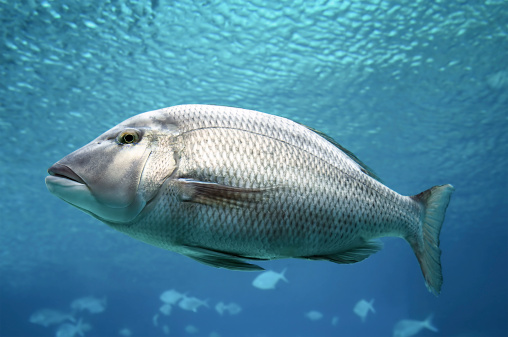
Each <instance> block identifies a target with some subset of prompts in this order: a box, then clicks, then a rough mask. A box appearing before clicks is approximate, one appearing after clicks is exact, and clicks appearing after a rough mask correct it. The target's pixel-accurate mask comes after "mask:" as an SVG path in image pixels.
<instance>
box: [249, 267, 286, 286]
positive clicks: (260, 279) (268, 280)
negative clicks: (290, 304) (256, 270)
mask: <svg viewBox="0 0 508 337" xmlns="http://www.w3.org/2000/svg"><path fill="white" fill-rule="evenodd" d="M285 272H286V269H285V268H284V270H283V271H282V272H280V273H277V272H274V271H273V270H267V271H265V272H263V273H261V274H259V275H258V276H257V277H256V278H255V279H254V281H252V285H253V286H254V287H256V288H258V289H263V290H268V289H275V285H276V284H277V283H278V282H279V280H284V281H286V282H289V281H288V280H287V278H286V277H285V276H284V273H285Z"/></svg>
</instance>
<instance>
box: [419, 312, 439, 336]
mask: <svg viewBox="0 0 508 337" xmlns="http://www.w3.org/2000/svg"><path fill="white" fill-rule="evenodd" d="M432 317H434V315H433V314H430V315H429V317H427V318H426V319H425V321H423V326H424V327H425V328H427V329H429V330H430V331H434V332H438V330H437V328H436V327H435V326H433V325H432Z"/></svg>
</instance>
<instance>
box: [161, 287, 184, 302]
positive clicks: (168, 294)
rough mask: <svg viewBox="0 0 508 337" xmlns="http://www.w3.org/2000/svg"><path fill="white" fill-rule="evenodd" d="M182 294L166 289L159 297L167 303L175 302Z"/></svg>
mask: <svg viewBox="0 0 508 337" xmlns="http://www.w3.org/2000/svg"><path fill="white" fill-rule="evenodd" d="M183 296H184V294H181V293H179V292H178V291H176V290H174V289H171V290H166V291H165V292H163V293H162V294H161V296H160V299H161V301H162V302H164V303H168V304H176V302H178V301H180V299H181V298H182V297H183Z"/></svg>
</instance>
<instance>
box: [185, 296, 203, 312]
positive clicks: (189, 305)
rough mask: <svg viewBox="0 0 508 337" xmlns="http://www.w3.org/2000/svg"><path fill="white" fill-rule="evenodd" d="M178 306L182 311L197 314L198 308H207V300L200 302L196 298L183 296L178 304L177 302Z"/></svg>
mask: <svg viewBox="0 0 508 337" xmlns="http://www.w3.org/2000/svg"><path fill="white" fill-rule="evenodd" d="M178 306H179V307H180V308H182V309H183V310H188V311H192V312H197V311H198V308H199V307H201V306H204V307H207V308H208V303H207V300H204V301H203V300H200V299H199V298H196V297H187V296H184V297H183V298H182V299H181V300H180V302H178Z"/></svg>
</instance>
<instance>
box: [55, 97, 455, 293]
mask: <svg viewBox="0 0 508 337" xmlns="http://www.w3.org/2000/svg"><path fill="white" fill-rule="evenodd" d="M124 134H128V135H129V137H128V138H123V135H124ZM126 139H127V140H126ZM101 146H102V147H105V149H102V148H101ZM115 151H116V152H115ZM104 153H107V155H104ZM101 156H102V157H101ZM103 157H110V158H108V159H109V160H110V161H111V162H112V163H120V162H125V163H129V165H131V167H132V168H133V170H132V171H127V170H123V171H121V172H123V174H124V175H125V177H123V180H122V179H118V178H119V177H116V176H115V173H116V171H115V169H116V168H115V167H111V168H110V169H109V168H108V169H106V170H105V172H102V173H100V174H102V175H105V176H106V177H111V179H109V180H111V181H112V183H111V186H104V185H108V183H109V180H108V179H105V178H104V177H102V178H101V179H100V180H99V181H100V182H101V184H99V185H94V180H93V176H92V177H90V176H88V177H82V175H85V174H88V175H89V172H93V169H91V168H90V167H85V168H82V167H79V165H80V163H81V165H82V163H87V162H91V161H92V160H94V158H103ZM139 165H142V167H139ZM105 166H106V165H102V166H101V168H104V167H105ZM111 166H113V165H111ZM69 170H70V171H69ZM103 171H104V169H103ZM49 173H50V174H51V176H50V177H48V178H47V179H46V182H47V184H48V188H49V189H50V191H52V192H53V193H55V194H56V195H58V196H59V197H61V198H62V199H64V200H66V201H68V202H70V203H71V204H74V205H76V204H78V203H79V202H82V200H86V202H87V203H85V205H82V206H80V205H77V206H79V207H81V209H83V210H85V211H86V212H88V213H89V214H91V215H93V216H95V217H97V218H98V219H100V220H101V221H104V222H105V223H107V224H108V225H111V226H112V227H114V228H115V229H117V230H119V231H121V232H124V233H126V234H128V235H130V236H132V237H134V238H136V239H139V240H142V241H144V242H147V243H149V244H152V245H155V246H158V247H162V248H165V249H168V250H172V251H175V252H178V253H181V254H184V255H187V256H189V257H191V258H193V259H195V260H197V261H199V262H202V263H205V264H209V265H212V266H215V267H224V268H229V269H239V270H259V269H261V268H260V267H259V266H257V265H254V264H251V263H248V262H246V261H245V259H255V260H256V259H257V260H269V259H278V258H289V257H294V258H304V259H311V260H329V261H332V262H336V263H354V262H358V261H361V260H363V259H365V258H367V257H368V256H370V255H371V254H373V253H375V252H376V251H378V250H379V249H380V248H381V245H380V243H379V242H377V241H376V240H375V239H377V238H379V237H383V236H398V237H402V238H404V239H406V240H407V241H408V242H409V244H410V245H411V247H412V248H413V251H414V252H415V255H416V257H417V259H418V261H419V263H420V266H421V268H422V272H423V274H424V277H425V280H426V284H427V286H428V288H429V290H431V291H432V292H433V293H435V294H438V293H439V291H440V288H441V284H442V275H441V265H440V254H441V251H440V250H439V232H440V229H441V225H442V222H443V220H444V213H445V211H446V208H447V206H448V202H449V199H450V195H451V193H452V191H453V187H452V186H451V185H443V186H435V187H433V188H431V189H429V190H427V191H425V192H422V193H420V194H418V195H415V196H411V197H408V196H402V195H400V194H398V193H396V192H395V191H392V190H391V189H389V188H388V187H386V186H385V185H383V184H382V183H381V182H380V181H378V180H377V177H376V175H375V174H374V173H373V172H372V171H371V170H370V169H369V168H368V167H367V166H365V165H364V164H363V163H362V162H360V160H359V159H358V158H356V156H354V155H353V154H352V153H350V152H349V151H348V150H346V149H345V148H343V147H342V146H340V145H339V144H337V143H336V142H335V141H334V140H333V139H331V138H330V137H328V136H326V135H324V134H322V133H320V132H318V131H315V130H312V129H310V128H307V127H305V126H303V125H301V124H297V123H295V122H293V121H290V120H289V119H285V118H281V117H277V116H273V115H268V114H265V113H261V112H257V111H252V110H244V109H238V108H229V107H220V106H209V105H183V106H176V107H171V108H166V109H161V110H155V111H151V112H147V113H144V114H140V115H138V116H134V117H132V118H130V119H127V120H126V121H124V122H123V123H121V124H119V125H118V126H116V127H114V128H112V129H111V130H109V131H108V132H106V133H105V134H103V135H102V136H100V137H98V138H97V139H96V140H94V141H92V142H91V143H90V144H88V145H86V146H85V147H83V148H82V149H80V150H77V151H75V152H74V153H72V154H70V155H68V156H67V157H65V158H64V159H62V160H61V161H59V162H57V163H56V164H55V165H54V166H52V167H51V168H50V169H49ZM66 177H68V178H69V179H67V180H66V181H63V180H65V178H66ZM69 180H72V181H73V182H69ZM118 181H127V182H130V183H131V185H129V186H132V184H133V182H135V183H137V186H138V187H137V190H136V191H135V193H132V188H131V189H125V188H124V189H123V190H120V192H121V193H120V195H119V196H121V197H122V198H121V199H120V200H121V201H122V202H123V203H124V204H125V206H124V209H122V208H121V207H117V208H115V209H111V208H109V206H108V202H111V204H114V205H117V204H122V202H119V201H117V200H113V199H111V198H113V197H112V196H113V195H115V194H114V193H112V191H115V189H116V188H119V186H118ZM83 183H84V184H85V185H86V187H87V188H88V190H89V192H86V190H85V189H84V188H83V186H82V184H83ZM58 184H61V185H62V186H63V185H66V184H67V185H69V184H71V185H72V184H73V186H75V187H76V190H77V191H79V193H82V194H85V196H83V195H81V196H79V198H78V197H76V196H74V195H70V194H69V193H70V192H69V190H68V189H67V190H65V189H59V187H58V186H59V185H58ZM102 190H104V191H107V192H108V193H105V195H106V196H105V197H103V199H104V200H103V199H100V198H99V197H100V196H101V195H102V194H101V193H102ZM86 193H88V194H86ZM96 199H98V200H96ZM129 202H130V204H129Z"/></svg>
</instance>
